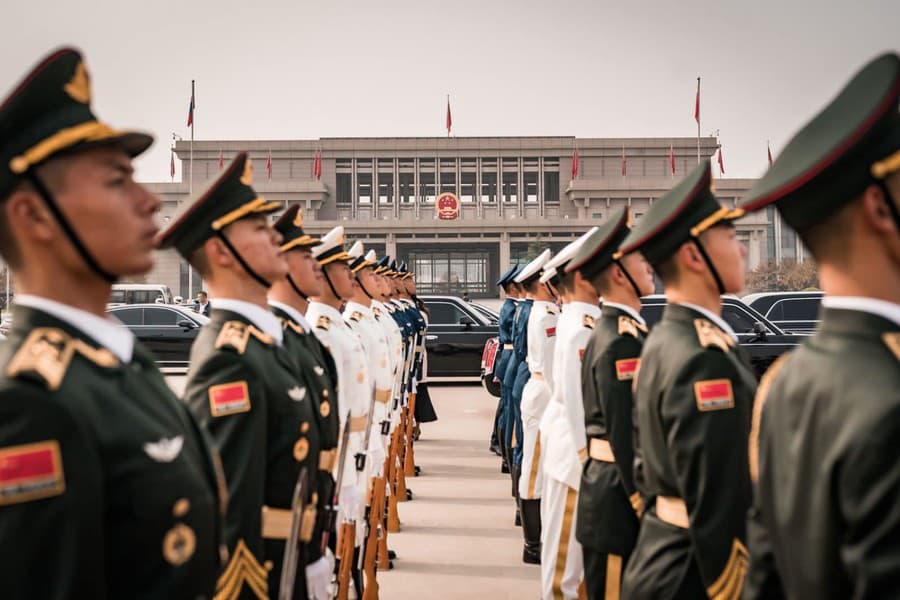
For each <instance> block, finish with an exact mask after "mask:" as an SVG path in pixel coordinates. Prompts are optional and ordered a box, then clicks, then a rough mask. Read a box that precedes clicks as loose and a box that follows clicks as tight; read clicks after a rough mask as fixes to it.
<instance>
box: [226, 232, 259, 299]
mask: <svg viewBox="0 0 900 600" xmlns="http://www.w3.org/2000/svg"><path fill="white" fill-rule="evenodd" d="M216 235H217V236H218V237H219V239H220V240H222V243H224V244H225V246H226V247H227V248H228V249H229V250H230V251H231V253H232V254H233V255H234V257H235V258H236V259H237V261H238V262H239V263H240V264H241V266H242V267H243V268H244V270H245V271H246V272H247V274H248V275H249V276H250V277H252V278H253V279H255V280H256V282H257V283H259V285H261V286H263V287H264V288H266V289H268V288H270V287H272V284H271V283H269V282H268V281H266V280H265V279H263V278H262V276H260V274H259V273H257V272H256V271H254V270H253V269H252V268H250V265H248V264H247V261H246V260H244V257H243V256H241V254H240V253H239V252H238V251H237V250H235V248H234V246H232V245H231V242H229V241H228V238H227V237H225V234H224V233H222V232H221V231H217V232H216Z"/></svg>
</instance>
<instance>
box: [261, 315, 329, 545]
mask: <svg viewBox="0 0 900 600" xmlns="http://www.w3.org/2000/svg"><path fill="white" fill-rule="evenodd" d="M271 308H272V312H273V313H274V314H275V316H277V317H278V318H279V319H280V320H281V324H282V326H283V328H284V348H285V349H286V350H287V351H288V354H290V356H291V358H292V359H294V360H295V361H296V369H297V370H298V371H299V372H301V373H302V374H303V377H304V380H305V381H306V384H307V386H309V389H310V391H311V392H312V398H311V400H312V401H313V409H314V411H315V414H316V421H317V426H318V429H319V450H320V452H321V453H323V455H326V453H328V452H329V451H334V452H332V453H331V456H332V459H333V463H334V464H332V465H323V464H321V463H320V464H319V467H323V466H325V467H326V468H325V469H324V470H322V469H321V468H320V469H319V470H318V471H317V473H318V494H319V505H320V506H323V507H325V506H328V505H329V504H330V503H331V500H332V498H333V496H334V478H333V477H332V473H334V470H335V469H336V467H337V452H336V451H337V446H338V430H339V429H340V421H339V415H340V411H339V410H338V405H337V393H336V391H335V382H336V381H337V367H336V366H335V364H334V360H333V359H332V358H331V353H330V352H328V350H326V349H325V347H324V346H323V345H322V343H321V342H320V341H319V338H317V337H316V336H315V335H314V334H312V333H306V332H305V331H304V330H303V327H302V326H301V325H300V324H299V323H297V322H296V321H294V319H293V318H292V317H291V315H289V314H288V313H287V312H285V311H283V310H281V309H279V308H278V307H271ZM318 521H319V522H318V525H317V528H316V533H315V536H314V539H321V536H322V531H323V530H324V527H325V524H326V523H327V522H328V519H327V515H326V511H325V510H321V511H319V520H318ZM332 529H333V528H332ZM336 539H337V537H336V536H335V532H334V531H330V532H329V540H336Z"/></svg>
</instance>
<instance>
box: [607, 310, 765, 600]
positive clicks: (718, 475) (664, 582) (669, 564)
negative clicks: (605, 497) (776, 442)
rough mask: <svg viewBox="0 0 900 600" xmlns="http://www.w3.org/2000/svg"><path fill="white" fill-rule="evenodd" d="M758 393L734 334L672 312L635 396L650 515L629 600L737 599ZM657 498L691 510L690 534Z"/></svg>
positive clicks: (626, 590) (644, 362)
mask: <svg viewBox="0 0 900 600" xmlns="http://www.w3.org/2000/svg"><path fill="white" fill-rule="evenodd" d="M755 390H756V378H755V377H754V374H753V371H752V369H751V368H750V363H749V361H748V360H747V359H746V356H745V355H744V353H743V352H742V351H741V349H740V347H738V346H737V345H736V342H734V341H733V339H732V338H731V336H730V335H728V334H727V333H725V332H724V331H722V330H721V329H719V328H718V327H717V326H716V325H715V324H713V323H712V322H711V321H709V320H707V319H706V318H705V317H704V315H703V314H702V313H700V312H698V311H695V310H693V309H691V308H688V307H686V306H682V305H678V304H670V305H668V306H667V307H666V309H665V312H664V313H663V318H662V320H661V321H660V322H659V323H658V324H657V325H656V327H655V328H654V329H653V331H651V332H650V335H649V336H648V337H647V341H646V343H645V344H644V350H643V353H642V354H641V369H640V372H639V374H638V379H637V386H636V391H635V396H634V401H635V405H636V414H637V428H638V441H639V443H638V444H637V451H638V453H639V460H641V463H642V471H641V472H639V473H638V476H637V477H636V484H637V487H638V491H639V492H640V493H641V496H642V497H643V498H645V499H646V500H647V503H648V507H647V509H646V511H645V513H644V516H643V519H642V521H641V529H640V533H639V534H638V540H637V545H636V546H635V549H634V552H633V553H632V555H631V559H630V560H629V563H628V566H627V568H626V571H625V577H624V585H623V597H626V598H702V597H703V594H704V593H706V594H707V595H708V596H709V597H711V598H716V599H720V598H721V599H725V598H728V599H731V598H736V597H738V596H739V594H740V590H741V585H742V583H743V578H744V575H745V573H746V565H747V551H746V547H745V546H744V541H745V532H746V520H747V511H748V509H749V507H750V493H751V492H750V474H749V465H748V459H747V449H746V447H745V440H747V439H748V437H749V434H750V412H751V405H752V401H753V394H754V392H755ZM660 496H664V497H675V498H679V499H681V500H682V501H683V502H684V504H685V505H686V512H687V517H688V521H689V526H688V527H687V528H682V527H678V526H675V525H672V524H671V523H669V522H664V521H663V520H661V519H660V518H659V517H658V516H657V511H656V508H655V502H656V498H657V497H660Z"/></svg>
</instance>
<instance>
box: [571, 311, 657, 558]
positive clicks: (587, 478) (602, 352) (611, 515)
mask: <svg viewBox="0 0 900 600" xmlns="http://www.w3.org/2000/svg"><path fill="white" fill-rule="evenodd" d="M645 332H646V327H644V326H643V325H641V324H640V323H638V322H637V321H635V320H634V319H633V318H632V317H631V316H629V315H628V313H626V312H625V311H623V310H621V309H619V308H615V307H612V306H604V307H603V313H602V315H601V317H600V319H598V320H597V321H596V323H595V325H594V334H593V336H592V337H591V340H590V341H589V342H588V345H587V347H586V348H585V351H584V361H583V362H582V365H581V388H582V401H583V403H584V420H585V432H586V433H587V437H588V440H590V439H591V438H597V439H601V440H607V441H608V442H609V444H610V446H612V451H613V456H614V457H615V463H610V462H604V461H600V460H595V459H593V458H588V460H587V462H586V463H585V465H584V470H583V471H582V474H581V487H580V488H579V492H578V513H577V514H578V516H577V518H576V519H575V522H576V523H577V528H576V531H575V538H576V539H577V540H578V541H579V542H580V543H581V545H582V546H587V547H590V548H593V549H594V550H595V551H598V552H603V553H606V554H618V555H620V556H621V555H626V556H627V555H628V554H630V553H631V550H632V549H633V548H634V542H635V540H636V539H637V534H638V526H639V521H638V512H637V511H638V510H639V509H640V502H639V498H640V495H639V494H638V493H637V491H636V489H635V487H634V477H633V475H632V473H633V468H634V449H633V448H634V447H633V443H632V432H633V430H634V425H633V423H632V410H633V407H632V401H631V385H632V382H633V379H634V377H635V375H637V369H638V366H639V364H640V359H639V358H638V357H639V356H640V354H641V348H642V347H643V344H644V338H645V337H646V334H645ZM588 448H590V442H588Z"/></svg>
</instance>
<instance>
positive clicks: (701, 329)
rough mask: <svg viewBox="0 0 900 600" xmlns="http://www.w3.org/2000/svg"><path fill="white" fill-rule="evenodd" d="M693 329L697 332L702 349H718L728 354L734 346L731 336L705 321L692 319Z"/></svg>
mask: <svg viewBox="0 0 900 600" xmlns="http://www.w3.org/2000/svg"><path fill="white" fill-rule="evenodd" d="M694 328H695V329H696V330H697V339H698V340H699V341H700V345H701V346H703V347H704V348H718V349H719V350H721V351H722V352H724V353H726V354H728V352H729V351H730V350H731V347H732V346H734V340H733V339H731V336H730V335H728V334H727V333H725V332H724V331H722V330H721V329H719V328H718V327H716V326H715V325H713V323H712V322H711V321H707V320H706V319H694Z"/></svg>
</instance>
